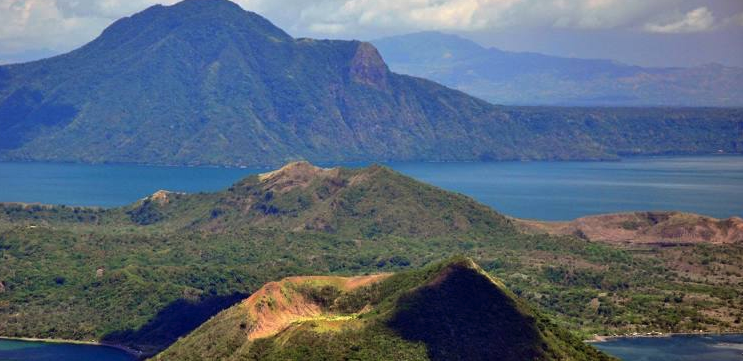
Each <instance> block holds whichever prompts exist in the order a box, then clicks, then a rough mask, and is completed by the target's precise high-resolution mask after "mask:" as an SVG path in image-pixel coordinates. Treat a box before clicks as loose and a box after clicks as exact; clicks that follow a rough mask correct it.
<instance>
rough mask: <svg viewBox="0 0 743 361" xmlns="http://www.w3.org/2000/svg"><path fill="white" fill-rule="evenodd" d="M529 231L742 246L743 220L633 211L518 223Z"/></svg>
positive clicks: (602, 238) (630, 240) (637, 241)
mask: <svg viewBox="0 0 743 361" xmlns="http://www.w3.org/2000/svg"><path fill="white" fill-rule="evenodd" d="M516 223H517V224H519V225H521V226H523V227H524V229H526V230H527V231H531V232H546V233H549V234H561V235H577V236H580V237H582V238H586V239H589V240H591V241H597V242H608V243H616V244H630V245H638V244H645V245H661V246H663V245H665V246H669V245H674V244H695V243H703V244H731V243H743V219H741V218H739V217H731V218H728V219H715V218H711V217H705V216H700V215H697V214H690V213H681V212H634V213H619V214H604V215H598V216H589V217H582V218H578V219H576V220H574V221H571V222H540V221H531V220H517V221H516Z"/></svg>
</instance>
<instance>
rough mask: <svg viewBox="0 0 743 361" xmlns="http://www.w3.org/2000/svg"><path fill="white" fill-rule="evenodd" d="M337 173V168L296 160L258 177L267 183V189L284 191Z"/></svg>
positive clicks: (304, 185)
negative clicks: (321, 166) (327, 167)
mask: <svg viewBox="0 0 743 361" xmlns="http://www.w3.org/2000/svg"><path fill="white" fill-rule="evenodd" d="M337 175H338V169H337V168H333V169H326V168H320V167H316V166H314V165H312V164H310V163H309V162H294V163H289V164H287V165H285V166H283V167H282V168H280V169H278V170H275V171H272V172H268V173H263V174H260V175H259V176H258V177H259V179H260V180H261V182H265V183H266V184H267V188H266V189H270V190H271V191H275V192H281V193H284V192H288V191H290V190H292V189H294V188H296V187H306V186H307V185H309V184H310V182H312V181H313V180H316V179H319V178H324V177H328V176H337Z"/></svg>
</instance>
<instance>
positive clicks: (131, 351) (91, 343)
mask: <svg viewBox="0 0 743 361" xmlns="http://www.w3.org/2000/svg"><path fill="white" fill-rule="evenodd" d="M0 340H8V341H25V342H43V343H60V344H61V343H66V344H73V345H89V346H105V347H111V348H115V349H117V350H121V351H124V352H126V353H128V354H130V355H132V356H134V357H136V358H137V359H140V358H141V357H142V356H144V352H142V351H140V350H137V349H133V348H131V347H127V346H124V345H120V344H115V343H108V342H98V341H81V340H67V339H62V338H36V337H9V336H0Z"/></svg>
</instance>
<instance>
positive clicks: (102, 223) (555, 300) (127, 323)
mask: <svg viewBox="0 0 743 361" xmlns="http://www.w3.org/2000/svg"><path fill="white" fill-rule="evenodd" d="M578 236H580V235H578ZM456 254H463V255H466V256H468V257H472V258H473V259H474V260H475V261H477V262H478V263H479V264H482V265H483V267H484V269H485V270H487V271H488V272H490V273H491V274H493V275H494V276H497V277H499V278H501V279H502V280H503V282H504V283H505V284H506V285H507V286H508V287H509V288H510V289H511V290H513V292H514V293H515V294H517V295H518V296H519V297H520V298H521V299H524V300H526V301H528V302H530V303H531V304H534V305H536V306H538V307H539V308H540V309H542V310H543V311H544V313H545V315H547V316H548V317H549V318H550V319H551V320H552V321H553V322H555V323H556V324H557V325H559V326H560V327H562V328H565V329H568V330H570V331H572V332H575V333H577V334H578V335H580V336H581V337H589V336H590V335H592V334H594V333H601V334H611V333H626V332H649V331H659V330H662V331H676V332H681V331H689V330H699V329H706V330H709V331H734V330H739V331H740V330H742V329H743V325H742V324H741V317H743V313H742V312H741V310H743V303H742V301H741V300H743V297H741V291H740V290H741V288H740V282H741V281H743V279H742V278H741V277H743V276H742V275H741V274H740V267H741V265H743V247H741V245H740V244H728V245H720V246H714V245H708V244H698V245H690V246H683V247H682V246H679V247H664V248H657V249H656V248H642V247H640V248H625V247H615V246H611V245H604V244H599V243H593V242H590V241H587V240H586V239H584V238H580V237H577V236H570V235H566V236H549V235H541V234H525V233H522V232H521V231H519V229H517V225H515V224H514V223H513V221H512V220H511V219H509V218H507V217H504V216H503V215H500V214H498V213H497V212H495V211H493V210H491V209H490V208H488V207H486V206H484V205H481V204H479V203H477V202H475V201H474V200H472V199H471V198H468V197H466V196H462V195H459V194H455V193H451V192H446V191H444V190H441V189H438V188H436V187H433V186H429V185H426V184H423V183H420V182H417V181H415V180H413V179H411V178H409V177H406V176H403V175H401V174H399V173H396V172H394V171H392V170H390V169H388V168H385V167H381V166H371V167H367V168H360V169H345V168H334V169H322V168H318V167H314V166H312V165H310V164H308V163H293V164H290V165H287V166H286V167H284V168H282V169H280V170H278V171H275V172H271V173H267V174H263V175H256V176H252V177H249V178H247V179H244V180H241V181H239V182H237V183H235V184H234V185H233V186H232V187H230V188H228V189H225V190H223V191H220V192H215V193H199V194H178V193H168V192H164V191H163V192H157V193H156V194H154V195H152V196H149V197H146V198H144V199H142V200H141V201H139V202H136V203H135V204H132V205H130V206H126V207H121V208H114V209H92V208H79V207H67V206H42V205H22V204H3V205H0V257H1V258H2V262H0V283H1V284H2V285H3V287H0V335H3V336H18V337H43V338H66V339H77V340H91V339H96V340H103V341H106V342H114V343H120V344H126V345H130V346H132V347H135V348H138V349H142V350H145V351H147V352H150V353H151V352H156V351H160V350H162V349H164V348H165V347H167V346H168V345H170V344H171V343H173V342H175V341H176V340H177V339H178V338H179V337H183V336H185V335H186V334H188V333H189V332H190V331H192V330H193V329H195V328H196V327H198V326H199V325H200V324H202V323H203V322H205V321H206V320H208V319H209V318H210V317H211V316H213V315H214V314H216V313H217V312H219V311H220V310H223V309H225V308H227V307H229V306H230V305H232V304H234V303H235V302H237V301H239V300H241V299H244V298H245V297H247V296H248V295H249V294H251V293H253V292H255V291H256V290H257V289H259V288H260V287H261V286H262V285H263V284H265V283H266V282H269V281H274V280H279V279H281V278H284V277H287V276H294V275H336V276H339V275H359V274H364V273H367V272H369V273H379V272H392V271H398V270H404V269H415V268H419V267H422V266H425V265H428V264H432V263H435V262H438V261H440V260H441V259H444V258H447V257H450V256H453V255H456Z"/></svg>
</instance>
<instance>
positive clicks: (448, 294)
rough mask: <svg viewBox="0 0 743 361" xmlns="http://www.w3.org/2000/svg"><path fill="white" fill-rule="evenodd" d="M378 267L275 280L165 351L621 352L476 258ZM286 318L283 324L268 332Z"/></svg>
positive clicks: (536, 355) (285, 355) (247, 354)
mask: <svg viewBox="0 0 743 361" xmlns="http://www.w3.org/2000/svg"><path fill="white" fill-rule="evenodd" d="M370 277H372V276H363V277H357V278H351V279H348V278H327V277H325V278H316V277H306V278H300V277H295V278H291V279H285V280H283V281H281V282H278V283H270V284H268V285H266V286H264V287H263V288H261V289H260V290H259V291H258V292H256V293H255V294H253V295H252V296H251V297H250V298H248V299H246V300H245V301H243V302H241V303H240V304H238V305H236V306H233V307H232V308H230V309H228V310H225V311H223V312H221V313H220V314H218V315H217V316H215V317H214V318H212V319H211V320H209V321H208V322H206V323H205V324H204V325H203V326H201V327H199V328H198V329H197V330H196V331H194V332H193V333H192V334H191V335H189V336H188V337H186V338H184V339H181V340H179V341H178V342H177V343H175V344H174V345H173V346H171V347H170V348H169V349H167V350H166V351H164V352H163V353H161V354H160V355H158V356H157V357H155V359H156V360H238V359H240V360H286V359H302V360H315V359H322V360H347V359H354V360H378V359H380V358H383V359H398V360H399V359H405V360H471V361H474V360H495V359H497V360H514V361H515V360H567V359H570V360H602V359H605V360H609V359H611V358H610V357H608V356H606V355H603V354H601V353H600V352H598V351H596V350H595V349H593V348H592V347H591V346H588V345H585V344H583V343H582V342H581V341H580V340H579V339H576V338H574V337H573V336H570V335H569V334H568V333H567V332H565V331H562V330H560V329H559V328H557V327H556V326H554V325H553V324H551V323H550V322H549V321H546V320H545V319H543V318H542V317H541V316H538V315H537V314H536V312H535V311H533V310H532V309H531V308H530V307H529V306H527V305H526V304H524V303H523V301H519V300H518V299H517V298H516V296H515V295H514V294H512V293H511V292H510V291H508V290H507V289H506V287H505V286H504V285H503V283H502V282H500V281H497V280H495V279H493V278H491V277H490V276H489V275H487V273H485V272H484V271H483V270H482V269H480V268H479V267H478V266H477V265H476V264H475V263H474V262H473V261H472V260H469V259H464V258H457V259H453V260H449V261H446V262H442V263H439V264H435V265H431V266H428V267H426V268H425V269H423V270H420V271H409V272H405V273H401V274H396V275H393V276H385V277H376V278H370ZM352 283H353V287H349V284H352ZM336 284H337V285H338V286H336ZM363 284H366V285H365V286H363V287H361V286H362V285H363ZM277 318H279V319H282V320H283V321H284V322H282V323H281V327H273V328H272V329H271V332H265V327H264V326H263V325H265V324H267V323H270V324H275V322H272V321H273V320H275V319H277Z"/></svg>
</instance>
